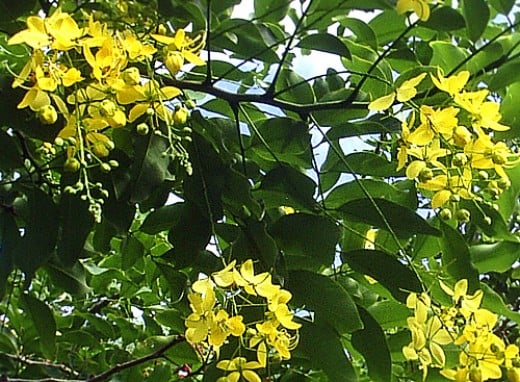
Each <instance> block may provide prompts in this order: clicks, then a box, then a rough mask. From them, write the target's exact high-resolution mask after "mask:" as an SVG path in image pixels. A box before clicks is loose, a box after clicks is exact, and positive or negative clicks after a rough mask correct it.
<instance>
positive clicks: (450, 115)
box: [408, 105, 459, 146]
mask: <svg viewBox="0 0 520 382" xmlns="http://www.w3.org/2000/svg"><path fill="white" fill-rule="evenodd" d="M458 112H459V109H457V108H454V107H452V106H449V107H446V108H444V109H439V110H434V109H433V108H431V107H430V106H426V105H422V106H421V113H420V114H419V117H420V121H421V124H420V125H419V127H417V129H416V130H415V131H413V132H412V133H411V134H410V136H409V137H408V141H409V142H411V143H414V144H416V145H418V146H425V145H427V144H428V143H430V142H431V141H432V140H433V138H435V137H436V136H438V134H441V135H442V136H444V138H446V139H448V138H450V137H451V136H452V135H453V130H454V129H455V127H457V125H458V119H457V114H458Z"/></svg>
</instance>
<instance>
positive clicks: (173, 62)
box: [164, 52, 184, 75]
mask: <svg viewBox="0 0 520 382" xmlns="http://www.w3.org/2000/svg"><path fill="white" fill-rule="evenodd" d="M183 64H184V57H183V56H182V54H181V52H168V53H167V55H166V57H165V58H164V65H166V68H168V70H169V71H170V73H171V74H172V75H175V74H177V73H178V72H179V71H180V70H181V68H182V65H183Z"/></svg>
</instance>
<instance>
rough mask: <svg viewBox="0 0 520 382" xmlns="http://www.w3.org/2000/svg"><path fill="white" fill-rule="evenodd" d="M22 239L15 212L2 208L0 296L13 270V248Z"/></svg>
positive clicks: (0, 227) (0, 215) (0, 224)
mask: <svg viewBox="0 0 520 382" xmlns="http://www.w3.org/2000/svg"><path fill="white" fill-rule="evenodd" d="M19 241H20V232H19V231H18V226H17V225H16V221H15V219H14V216H13V214H12V213H11V212H10V211H9V210H7V209H5V208H0V298H3V296H4V294H5V286H6V283H7V278H8V277H9V275H10V274H11V271H12V270H13V250H14V249H15V248H16V246H17V245H18V242H19Z"/></svg>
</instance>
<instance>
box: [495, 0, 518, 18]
mask: <svg viewBox="0 0 520 382" xmlns="http://www.w3.org/2000/svg"><path fill="white" fill-rule="evenodd" d="M489 3H490V4H491V6H492V7H493V8H495V9H496V10H497V11H498V12H500V13H502V14H504V15H507V14H508V13H509V12H511V9H512V8H513V6H514V5H515V0H489Z"/></svg>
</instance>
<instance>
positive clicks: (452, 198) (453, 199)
mask: <svg viewBox="0 0 520 382" xmlns="http://www.w3.org/2000/svg"><path fill="white" fill-rule="evenodd" d="M450 202H452V203H458V202H460V195H458V194H451V195H450Z"/></svg>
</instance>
